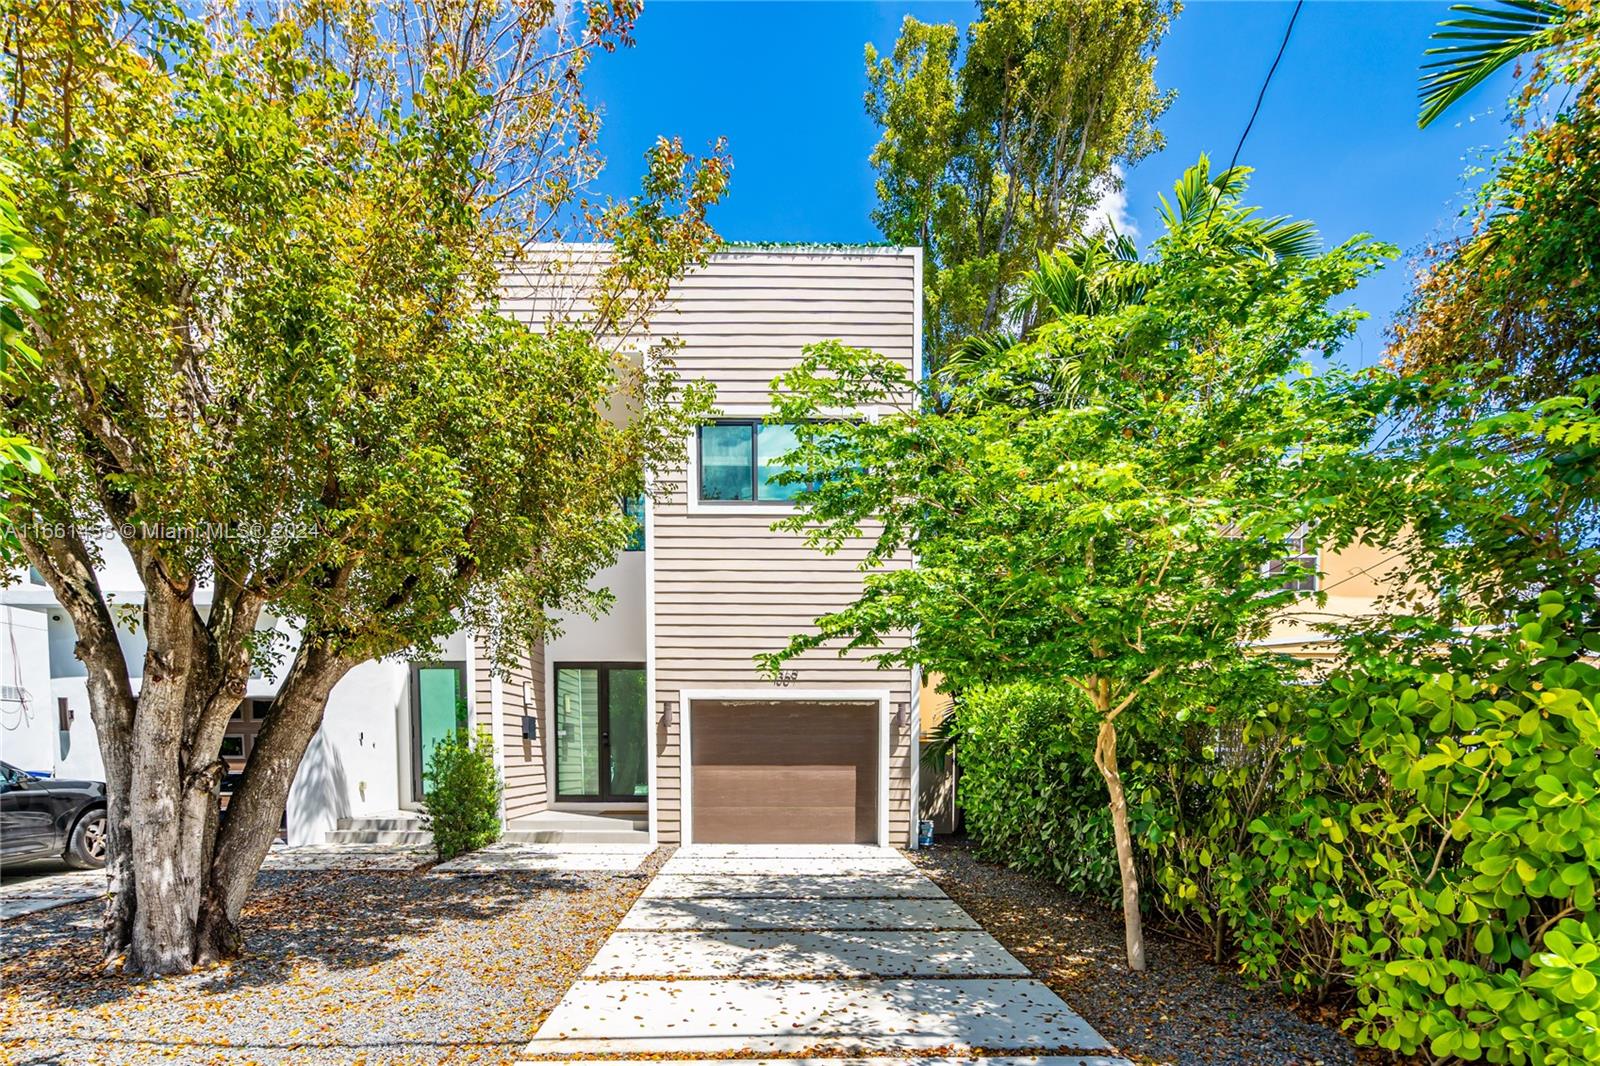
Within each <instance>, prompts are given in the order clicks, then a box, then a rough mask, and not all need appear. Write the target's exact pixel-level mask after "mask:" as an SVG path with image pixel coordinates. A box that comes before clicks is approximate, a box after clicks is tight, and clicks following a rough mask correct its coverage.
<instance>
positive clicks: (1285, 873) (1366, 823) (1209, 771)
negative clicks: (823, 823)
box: [957, 594, 1600, 1064]
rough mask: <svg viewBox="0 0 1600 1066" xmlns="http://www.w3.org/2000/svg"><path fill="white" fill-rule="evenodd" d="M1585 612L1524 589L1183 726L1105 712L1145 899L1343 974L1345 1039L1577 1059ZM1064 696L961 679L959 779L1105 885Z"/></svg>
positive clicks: (1067, 869) (1591, 637)
mask: <svg viewBox="0 0 1600 1066" xmlns="http://www.w3.org/2000/svg"><path fill="white" fill-rule="evenodd" d="M1585 626H1586V622H1585V620H1583V619H1579V618H1576V617H1574V616H1573V612H1569V611H1568V610H1567V608H1566V607H1565V605H1564V604H1563V603H1562V601H1561V599H1560V598H1559V597H1558V596H1555V595H1553V594H1546V596H1545V598H1544V599H1543V601H1542V603H1541V606H1540V608H1539V609H1538V610H1537V611H1535V612H1530V613H1529V614H1528V615H1526V616H1524V617H1522V618H1520V619H1518V621H1517V625H1516V626H1515V627H1514V628H1513V629H1511V630H1509V631H1499V632H1491V633H1487V634H1479V635H1477V636H1474V637H1470V638H1464V639H1462V640H1461V641H1459V642H1457V643H1456V644H1455V645H1453V646H1451V647H1450V648H1448V649H1439V648H1435V647H1429V648H1424V649H1420V650H1415V649H1412V650H1408V649H1406V648H1404V647H1401V646H1396V645H1389V646H1385V647H1373V648H1367V649H1361V648H1357V649H1354V652H1353V656H1352V658H1351V660H1350V661H1349V662H1348V663H1347V664H1346V665H1345V666H1344V667H1343V668H1342V669H1341V670H1340V671H1339V672H1338V673H1336V674H1335V675H1334V676H1333V677H1332V678H1330V679H1329V680H1328V681H1327V682H1326V683H1325V684H1323V685H1321V686H1318V687H1315V688H1309V689H1308V688H1306V687H1304V686H1298V687H1291V686H1285V687H1284V688H1282V689H1281V690H1279V691H1278V692H1277V693H1276V695H1277V696H1279V697H1281V698H1278V699H1276V700H1274V701H1271V702H1268V703H1265V704H1264V705H1262V706H1261V707H1260V709H1259V710H1256V711H1252V712H1250V713H1234V714H1232V715H1231V716H1230V717H1231V718H1232V719H1233V720H1232V721H1228V722H1225V723H1222V724H1217V723H1216V722H1215V721H1214V720H1213V721H1212V723H1211V724H1209V725H1207V726H1206V727H1205V730H1204V731H1200V730H1198V729H1197V728H1195V727H1194V726H1192V725H1185V724H1184V723H1183V722H1182V721H1177V720H1173V721H1172V723H1171V724H1170V725H1168V726H1166V727H1163V728H1162V729H1159V730H1158V729H1155V728H1153V727H1151V726H1149V725H1148V724H1146V725H1145V726H1144V729H1145V732H1143V733H1132V734H1131V735H1129V733H1128V732H1125V736H1124V750H1125V751H1126V752H1127V753H1128V758H1127V759H1126V763H1127V765H1128V772H1127V774H1126V777H1127V781H1128V786H1129V788H1128V791H1129V796H1130V817H1131V819H1132V821H1133V824H1134V826H1135V832H1136V836H1137V839H1138V840H1139V842H1140V845H1141V849H1142V854H1141V856H1140V859H1141V865H1142V867H1143V870H1142V877H1143V881H1144V885H1145V887H1146V891H1145V893H1144V897H1145V899H1146V901H1147V905H1148V907H1149V909H1150V910H1151V911H1152V913H1153V916H1155V917H1156V918H1157V919H1158V920H1163V921H1166V922H1169V923H1177V924H1181V925H1183V926H1184V927H1186V928H1187V929H1188V930H1189V931H1190V932H1191V933H1194V934H1198V935H1204V936H1205V937H1207V938H1208V942H1209V943H1211V944H1213V946H1214V948H1215V949H1216V951H1217V954H1218V956H1219V957H1222V958H1228V959H1231V960H1232V961H1233V962H1234V963H1235V964H1236V965H1237V966H1238V967H1239V968H1240V970H1241V971H1242V972H1243V973H1244V974H1245V975H1247V976H1248V977H1250V978H1252V979H1254V980H1257V981H1261V982H1267V983H1272V984H1276V985H1279V986H1281V987H1282V988H1284V989H1285V990H1287V991H1289V992H1291V993H1294V994H1299V995H1306V996H1311V997H1315V998H1326V997H1335V998H1341V999H1342V1000H1343V1001H1344V1002H1345V1003H1346V1004H1347V1005H1348V1006H1349V1007H1350V1008H1351V1019H1350V1022H1349V1026H1350V1029H1351V1031H1352V1033H1353V1035H1354V1036H1355V1037H1356V1039H1357V1040H1358V1041H1360V1042H1362V1043H1366V1044H1372V1045H1377V1046H1379V1047H1383V1048H1387V1049H1391V1050H1394V1051H1398V1052H1401V1053H1404V1054H1413V1053H1417V1052H1419V1051H1421V1052H1425V1053H1427V1054H1429V1055H1431V1056H1433V1057H1434V1058H1435V1059H1436V1060H1438V1061H1453V1060H1464V1061H1487V1062H1510V1063H1534V1064H1564V1063H1584V1062H1600V915H1597V913H1596V909H1595V905H1594V897H1595V885H1596V881H1597V880H1600V802H1597V801H1596V793H1597V792H1600V759H1597V757H1596V752H1597V750H1600V718H1597V716H1596V711H1595V706H1596V702H1597V701H1600V670H1597V668H1596V666H1595V665H1594V664H1593V663H1592V662H1591V661H1590V660H1589V659H1588V658H1587V656H1589V655H1591V654H1592V653H1594V652H1596V651H1600V632H1596V631H1593V630H1589V629H1587V628H1585ZM1574 633H1577V634H1580V635H1579V636H1573V635H1572V634H1574ZM1081 713H1082V712H1081V710H1080V709H1079V708H1078V706H1077V704H1076V703H1075V701H1074V700H1073V699H1072V698H1070V697H1069V696H1064V695H1061V694H1055V693H1051V692H1048V691H1046V690H1043V689H1040V688H1038V687H1035V686H1012V687H1008V688H998V689H989V690H985V691H982V692H974V693H966V694H963V697H962V698H961V700H960V701H959V704H958V710H957V714H958V716H959V717H958V740H957V744H958V757H959V760H960V763H961V768H962V777H961V784H960V791H961V801H962V804H963V808H964V810H965V812H966V817H967V824H968V826H969V828H970V830H971V831H972V833H973V834H974V836H975V837H976V838H977V839H978V842H979V847H980V850H981V852H982V853H983V854H985V855H986V856H988V857H990V858H993V859H997V860H1001V861H1005V862H1007V863H1010V864H1012V865H1015V866H1018V867H1021V868H1024V869H1028V870H1031V871H1034V872H1036V873H1039V874H1041V875H1043V876H1046V877H1048V878H1050V879H1051V880H1053V881H1055V882H1057V883H1059V884H1062V885H1064V886H1066V887H1068V888H1069V889H1072V890H1073V891H1076V892H1080V893H1083V894H1086V895H1090V896H1094V897H1098V898H1101V899H1104V900H1105V901H1106V902H1107V903H1113V902H1115V901H1116V899H1117V878H1116V870H1115V867H1114V865H1113V862H1112V857H1111V846H1110V833H1109V825H1108V820H1107V817H1106V814H1105V794H1104V789H1103V787H1102V786H1101V784H1100V780H1099V777H1098V775H1097V774H1096V773H1095V771H1094V768H1093V766H1092V764H1091V763H1090V761H1089V752H1090V745H1089V743H1088V742H1087V740H1086V733H1085V732H1084V729H1083V725H1082V720H1081ZM1175 718H1176V716H1175Z"/></svg>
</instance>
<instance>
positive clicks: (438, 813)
mask: <svg viewBox="0 0 1600 1066" xmlns="http://www.w3.org/2000/svg"><path fill="white" fill-rule="evenodd" d="M427 779H428V792H427V795H426V796H425V797H424V800H425V802H426V804H427V819H426V824H427V827H428V828H429V829H430V830H432V831H433V847H434V850H435V851H437V852H438V854H439V860H440V861H441V862H443V861H445V860H447V859H453V858H455V857H456V856H457V855H460V854H463V853H464V852H468V851H476V850H477V849H478V848H482V847H486V846H488V845H490V844H493V843H494V842H495V841H496V840H499V839H500V790H501V784H500V775H499V773H498V772H497V771H496V770H495V768H494V737H493V735H492V734H491V733H490V732H489V730H488V729H486V728H484V729H480V730H479V731H478V734H477V736H476V737H474V736H473V735H472V734H471V733H470V732H469V731H468V730H466V729H460V730H456V731H454V732H451V733H449V734H446V735H445V736H444V737H443V738H442V739H440V741H439V742H438V743H437V744H435V745H434V746H433V751H432V753H431V754H430V755H429V756H428V777H427Z"/></svg>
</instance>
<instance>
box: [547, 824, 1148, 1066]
mask: <svg viewBox="0 0 1600 1066" xmlns="http://www.w3.org/2000/svg"><path fill="white" fill-rule="evenodd" d="M761 1055H770V1056H774V1060H773V1061H781V1062H782V1063H783V1064H784V1066H797V1064H803V1063H808V1062H816V1063H826V1064H827V1066H846V1064H856V1066H880V1064H881V1066H890V1064H893V1066H910V1064H913V1063H924V1064H933V1063H937V1064H941V1066H943V1064H945V1063H956V1062H966V1063H973V1062H976V1063H985V1064H988V1066H1128V1063H1127V1061H1126V1060H1125V1059H1121V1058H1118V1057H1116V1056H1114V1055H1113V1054H1112V1053H1111V1051H1110V1049H1109V1047H1108V1046H1107V1044H1106V1042H1105V1040H1104V1039H1103V1038H1102V1037H1101V1036H1100V1035H1099V1034H1098V1033H1096V1032H1095V1031H1094V1030H1093V1029H1092V1028H1090V1027H1089V1025H1088V1023H1086V1022H1085V1021H1084V1020H1083V1019H1082V1018H1080V1017H1078V1016H1077V1015H1076V1014H1074V1013H1073V1012H1072V1009H1071V1008H1070V1007H1068V1006H1067V1005H1066V1004H1065V1003H1063V1002H1062V1001H1061V999H1060V997H1058V996H1057V995H1056V994H1055V993H1054V992H1052V991H1050V989H1048V988H1046V987H1045V986H1044V985H1043V984H1041V983H1040V982H1038V981H1035V980H1033V979H1032V978H1030V977H1029V976H1028V971H1027V970H1026V969H1025V968H1024V967H1023V966H1022V964H1021V963H1019V962H1017V960H1016V959H1014V958H1012V957H1011V955H1010V953H1008V952H1007V951H1006V950H1005V948H1004V947H1003V946H1002V945H1001V944H1000V943H999V942H998V941H997V940H995V939H994V938H993V937H991V936H990V935H989V934H988V933H985V932H983V931H982V930H981V929H979V928H978V926H977V923H975V922H974V921H973V920H972V919H971V918H970V917H968V916H967V914H966V913H965V912H964V911H962V910H961V908H960V907H958V906H956V905H955V903H953V902H951V900H950V899H949V898H948V897H946V896H945V895H944V893H943V892H941V891H940V890H939V888H938V887H937V886H936V885H934V884H933V882H932V881H929V880H928V879H927V878H926V877H924V876H923V875H922V874H921V873H920V872H919V871H918V870H917V869H916V868H915V867H914V866H912V865H911V863H910V862H909V861H907V860H906V859H905V857H904V856H902V855H900V854H899V853H897V852H894V851H890V850H888V849H883V848H872V847H862V846H805V845H786V846H785V845H771V846H760V847H732V846H727V845H716V846H711V845H700V846H689V847H685V848H681V849H679V851H678V852H677V854H675V855H674V856H673V857H672V858H671V859H670V860H668V862H667V863H666V865H665V866H663V867H662V869H661V872H660V873H659V874H657V875H656V878H655V880H654V881H652V882H651V883H650V885H649V886H648V887H647V888H646V889H645V891H644V894H643V896H642V897H641V898H640V899H639V901H638V902H637V903H636V904H635V905H634V907H633V909H632V910H631V911H629V912H628V915H627V916H626V917H625V918H624V919H623V921H622V924H621V926H620V927H619V928H618V929H617V931H616V932H615V933H613V934H612V936H611V939H610V940H608V941H607V942H606V944H605V945H604V946H603V947H602V948H601V949H600V952H599V954H597V955H596V956H595V958H594V960H593V962H591V963H590V965H589V967H588V969H587V970H585V971H584V973H583V976H582V978H581V979H580V980H579V981H578V982H577V983H576V984H574V985H573V986H572V988H571V989H569V990H568V992H567V994H566V996H565V997H563V999H562V1000H561V1002H560V1003H559V1004H557V1006H556V1008H555V1010H553V1011H552V1012H551V1013H550V1015H549V1017H547V1018H546V1019H545V1022H544V1024H543V1025H542V1026H541V1027H540V1028H539V1031H538V1033H537V1034H536V1035H535V1037H534V1039H533V1042H532V1043H531V1044H529V1045H528V1047H527V1051H526V1053H525V1059H524V1061H525V1062H534V1061H543V1062H550V1061H556V1062H565V1061H569V1059H568V1056H576V1058H572V1059H571V1060H570V1061H573V1062H578V1061H595V1060H599V1061H626V1060H629V1059H634V1060H639V1059H648V1058H660V1057H663V1056H667V1057H671V1058H673V1059H677V1060H680V1061H684V1060H686V1061H695V1060H696V1056H707V1057H711V1056H716V1057H719V1058H722V1059H725V1058H726V1057H728V1056H733V1057H736V1058H739V1059H740V1060H741V1061H743V1062H745V1063H750V1062H763V1061H768V1060H763V1059H759V1058H749V1057H746V1056H761ZM841 1056H860V1057H859V1058H854V1059H851V1058H843V1057H841Z"/></svg>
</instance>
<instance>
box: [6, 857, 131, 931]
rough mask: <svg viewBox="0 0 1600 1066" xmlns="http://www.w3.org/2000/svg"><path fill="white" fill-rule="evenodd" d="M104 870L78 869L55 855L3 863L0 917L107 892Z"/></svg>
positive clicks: (16, 915) (92, 897) (56, 905)
mask: <svg viewBox="0 0 1600 1066" xmlns="http://www.w3.org/2000/svg"><path fill="white" fill-rule="evenodd" d="M105 891H106V872H105V871H104V870H74V869H72V868H71V867H70V866H68V865H67V864H66V863H63V862H60V861H58V860H55V859H39V860H35V861H33V862H27V863H13V864H11V865H9V866H5V867H0V921H3V920H5V919H8V918H18V917H21V916H22V915H24V914H35V913H37V912H39V911H47V910H52V909H54V908H56V907H62V906H65V905H66V904H68V903H80V902H82V901H83V900H86V899H95V898H97V897H99V896H103V895H105Z"/></svg>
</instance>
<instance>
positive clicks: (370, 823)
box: [336, 814, 422, 830]
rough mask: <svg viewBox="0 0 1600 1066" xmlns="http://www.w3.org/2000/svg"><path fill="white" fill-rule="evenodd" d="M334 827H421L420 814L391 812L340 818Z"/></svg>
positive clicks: (404, 828) (402, 828)
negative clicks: (373, 815) (389, 813)
mask: <svg viewBox="0 0 1600 1066" xmlns="http://www.w3.org/2000/svg"><path fill="white" fill-rule="evenodd" d="M336 828H338V829H380V830H397V829H398V830H407V829H421V828H422V816H421V815H420V814H391V815H381V816H377V817H368V818H340V819H339V821H338V823H337V825H336Z"/></svg>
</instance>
